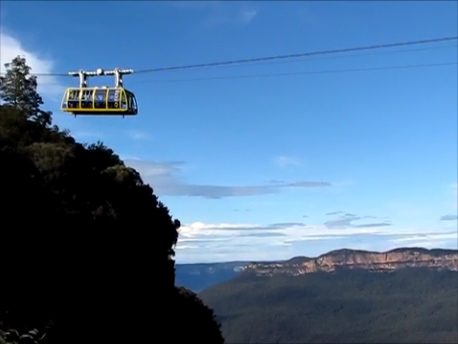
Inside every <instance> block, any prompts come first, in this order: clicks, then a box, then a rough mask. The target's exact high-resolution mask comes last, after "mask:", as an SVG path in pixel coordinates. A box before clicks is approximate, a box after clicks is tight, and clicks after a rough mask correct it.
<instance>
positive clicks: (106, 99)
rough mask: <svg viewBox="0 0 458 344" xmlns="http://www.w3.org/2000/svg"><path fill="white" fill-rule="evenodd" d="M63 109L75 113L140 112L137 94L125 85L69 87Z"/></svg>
mask: <svg viewBox="0 0 458 344" xmlns="http://www.w3.org/2000/svg"><path fill="white" fill-rule="evenodd" d="M61 110H62V111H64V112H68V113H71V114H73V115H120V116H135V115H136V114H137V113H138V109H137V100H136V99H135V95H134V94H133V93H132V92H130V91H128V90H126V89H125V88H123V87H82V88H77V87H75V88H68V89H67V90H66V91H65V93H64V97H63V98H62V106H61Z"/></svg>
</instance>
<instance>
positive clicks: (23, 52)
mask: <svg viewBox="0 0 458 344" xmlns="http://www.w3.org/2000/svg"><path fill="white" fill-rule="evenodd" d="M17 56H22V57H25V59H26V62H27V64H28V65H29V66H30V68H31V73H32V74H34V73H40V74H42V73H43V74H50V73H53V72H54V61H53V60H51V59H49V58H45V57H43V56H41V55H40V54H39V53H38V52H33V51H31V50H30V49H27V48H26V47H24V46H23V45H22V43H21V42H20V40H19V39H18V38H17V37H14V36H13V35H11V34H8V33H7V32H6V31H5V28H4V27H0V61H1V63H2V65H1V66H0V72H1V73H5V72H6V69H5V67H4V64H5V63H9V62H11V61H12V60H13V59H14V58H15V57H17ZM37 80H38V92H39V93H40V94H41V95H43V96H44V97H48V98H49V99H50V100H53V101H56V102H57V101H60V100H61V97H62V94H63V91H64V89H65V86H63V85H62V84H60V82H59V80H58V78H57V77H55V76H38V77H37Z"/></svg>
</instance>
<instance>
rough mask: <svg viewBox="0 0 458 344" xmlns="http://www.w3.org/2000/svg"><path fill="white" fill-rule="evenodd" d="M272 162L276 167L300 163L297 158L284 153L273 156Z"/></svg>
mask: <svg viewBox="0 0 458 344" xmlns="http://www.w3.org/2000/svg"><path fill="white" fill-rule="evenodd" d="M274 162H275V164H276V165H277V166H278V167H281V168H285V167H288V166H299V165H300V164H301V162H300V160H299V159H298V158H296V157H292V156H285V155H281V156H277V157H275V159H274Z"/></svg>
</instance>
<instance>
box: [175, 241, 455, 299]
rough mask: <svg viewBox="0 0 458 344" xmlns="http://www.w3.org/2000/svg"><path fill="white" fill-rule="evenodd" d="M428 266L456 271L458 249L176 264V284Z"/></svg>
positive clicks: (195, 286)
mask: <svg viewBox="0 0 458 344" xmlns="http://www.w3.org/2000/svg"><path fill="white" fill-rule="evenodd" d="M415 267H429V268H433V269H439V270H440V269H446V270H451V271H458V250H446V249H431V250H428V249H425V248H421V247H415V248H396V249H393V250H390V251H387V252H375V251H363V250H353V249H340V250H335V251H331V252H328V253H325V254H322V255H320V256H318V257H315V258H311V257H302V256H300V257H293V258H291V259H288V260H282V261H268V262H266V261H264V262H249V261H245V262H244V261H234V262H221V263H196V264H177V265H176V284H177V285H180V286H184V287H186V288H189V289H191V290H193V291H194V292H200V291H202V290H204V289H206V288H209V287H211V286H213V285H216V284H218V283H222V282H225V281H227V280H230V279H232V278H235V277H237V276H238V275H240V274H241V273H254V274H256V275H262V276H272V275H273V274H288V275H293V276H297V275H301V274H305V273H313V272H330V273H331V272H334V271H336V270H337V269H364V270H367V271H370V272H389V271H394V270H396V269H399V268H415Z"/></svg>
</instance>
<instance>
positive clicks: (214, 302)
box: [199, 268, 458, 343]
mask: <svg viewBox="0 0 458 344" xmlns="http://www.w3.org/2000/svg"><path fill="white" fill-rule="evenodd" d="M199 295H200V296H201V297H202V299H203V300H204V301H205V303H206V304H208V305H209V306H210V307H212V308H213V309H214V310H215V313H216V314H217V316H218V318H219V320H220V322H221V323H222V331H223V335H224V337H225V339H226V342H227V343H376V342H377V343H457V342H458V312H457V309H458V274H457V273H456V272H452V271H434V270H428V269H423V268H412V269H410V268H407V269H401V270H398V271H396V272H392V273H370V272H367V271H363V270H361V271H359V270H353V271H340V272H337V273H332V274H329V273H313V274H306V275H301V276H297V277H293V276H286V275H274V276H273V277H255V276H253V275H251V274H243V275H242V276H240V277H238V278H235V279H233V280H230V281H228V282H225V283H222V284H219V285H216V286H213V287H211V288H209V289H206V290H204V291H203V292H202V293H200V294H199Z"/></svg>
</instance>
